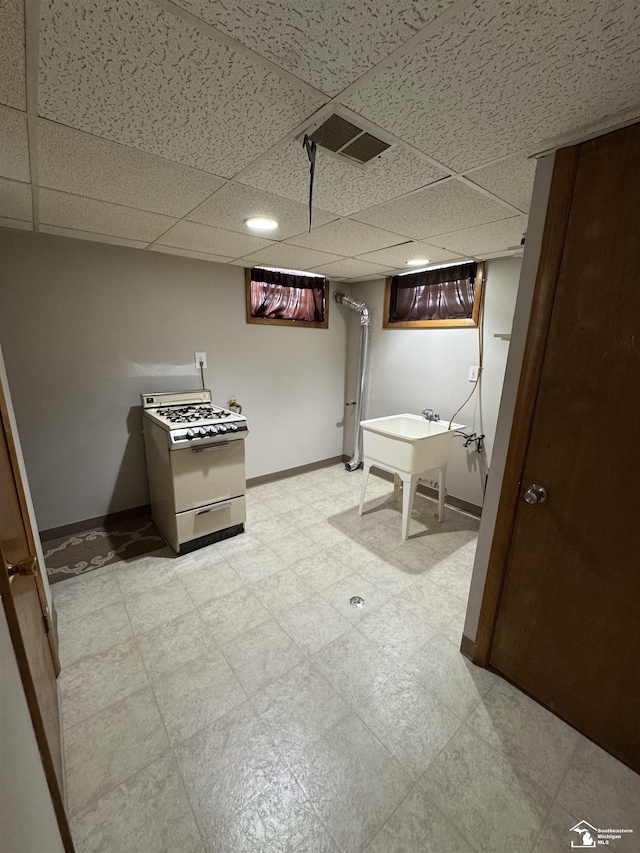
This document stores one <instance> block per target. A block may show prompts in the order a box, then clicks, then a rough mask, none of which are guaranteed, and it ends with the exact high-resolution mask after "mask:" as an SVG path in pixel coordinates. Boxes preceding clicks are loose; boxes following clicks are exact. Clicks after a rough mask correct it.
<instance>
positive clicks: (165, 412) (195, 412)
mask: <svg viewBox="0 0 640 853" xmlns="http://www.w3.org/2000/svg"><path fill="white" fill-rule="evenodd" d="M158 414H159V415H160V416H161V417H163V418H166V419H167V420H168V421H169V423H171V424H189V423H193V422H194V421H204V420H213V419H214V418H217V419H218V420H222V419H224V418H228V417H229V412H225V411H224V410H223V409H219V410H216V409H214V408H213V406H171V407H170V408H165V409H158Z"/></svg>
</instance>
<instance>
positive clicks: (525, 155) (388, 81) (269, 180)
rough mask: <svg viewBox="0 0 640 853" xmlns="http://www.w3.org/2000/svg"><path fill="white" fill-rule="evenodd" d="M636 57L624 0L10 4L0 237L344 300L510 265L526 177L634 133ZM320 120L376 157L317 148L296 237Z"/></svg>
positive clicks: (0, 57)
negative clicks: (420, 271) (76, 244)
mask: <svg viewBox="0 0 640 853" xmlns="http://www.w3.org/2000/svg"><path fill="white" fill-rule="evenodd" d="M639 40H640V7H638V5H637V2H636V0H617V2H616V3H615V4H603V3H600V2H596V0H592V2H585V0H582V2H577V0H535V2H531V0H529V2H524V1H523V0H425V1H424V2H419V1H418V0H399V2H396V3H389V2H388V0H362V2H359V3H348V4H339V6H337V5H335V4H327V3H322V2H320V3H316V4H312V3H308V2H302V0H272V2H264V0H237V2H234V3H230V2H226V0H178V2H171V0H118V2H117V3H113V2H111V0H74V2H73V3H70V2H68V1H67V0H41V2H39V3H38V2H29V3H28V4H27V6H26V15H25V6H24V5H23V0H6V2H3V3H2V4H0V225H4V226H5V227H10V228H20V229H30V230H31V229H32V230H35V231H43V232H46V233H51V234H57V235H62V236H68V237H73V238H77V239H87V240H96V241H100V242H107V243H114V244H118V245H126V246H132V247H134V248H137V249H140V250H142V251H155V252H164V253H170V254H176V255H187V256H192V257H196V258H202V259H205V260H210V261H216V262H222V263H232V264H236V265H240V266H252V265H254V264H269V265H276V266H284V267H290V268H295V269H303V270H311V271H313V272H320V273H324V274H326V275H328V276H329V277H331V278H338V279H351V280H367V279H371V278H376V277H380V276H384V275H386V274H389V273H393V272H397V271H405V270H406V261H407V260H408V259H409V258H412V257H421V258H425V257H426V258H428V259H429V260H430V261H431V262H432V263H443V262H447V261H449V260H451V261H455V260H457V259H462V258H477V259H483V258H489V257H499V256H501V255H506V254H508V253H509V252H512V251H515V249H514V247H517V246H518V245H519V243H520V239H521V236H522V234H523V232H525V231H526V228H527V214H528V212H529V202H530V197H531V190H532V185H533V176H534V171H535V160H534V159H532V155H534V154H535V153H538V152H540V151H543V150H545V149H548V148H550V147H553V146H554V145H557V144H566V143H567V142H569V141H571V140H574V139H579V138H583V137H584V136H586V135H588V134H589V133H590V132H592V131H595V130H598V131H604V130H606V129H607V128H610V127H614V126H616V125H618V124H621V123H624V122H629V121H631V120H633V119H634V118H637V117H638V116H640V94H639V93H640V52H639V51H638V50H637V44H638V42H639ZM336 112H337V113H338V114H339V115H340V116H342V117H343V118H345V119H346V120H348V121H352V122H353V123H355V124H356V125H358V127H362V128H363V129H364V130H365V131H366V132H367V133H370V134H372V135H373V136H376V137H378V138H381V139H383V140H384V141H385V142H388V143H390V145H391V147H390V148H389V149H388V150H387V151H385V152H384V153H382V154H381V155H380V156H379V157H378V158H376V159H374V160H372V161H371V162H370V163H368V164H367V165H365V166H361V165H359V164H356V163H350V162H348V161H346V160H341V159H338V158H337V157H335V156H333V155H331V154H329V153H328V152H326V151H324V150H323V149H322V148H318V154H317V167H316V184H315V189H314V203H315V208H314V213H313V229H312V232H311V234H309V233H308V230H307V229H308V208H307V202H308V179H309V163H308V160H307V157H306V154H305V152H304V150H303V148H302V145H301V141H300V135H301V134H302V133H303V132H304V131H305V129H306V128H307V127H310V126H311V125H313V126H316V127H317V126H318V124H320V123H322V122H323V121H324V120H326V118H328V116H329V115H331V114H332V113H336ZM257 215H266V216H271V217H274V218H275V219H277V220H278V221H279V223H280V226H279V229H278V230H277V231H276V232H274V233H272V234H269V235H265V236H263V235H256V234H255V233H252V232H250V231H249V229H248V228H247V226H246V225H245V219H247V218H248V217H249V216H257Z"/></svg>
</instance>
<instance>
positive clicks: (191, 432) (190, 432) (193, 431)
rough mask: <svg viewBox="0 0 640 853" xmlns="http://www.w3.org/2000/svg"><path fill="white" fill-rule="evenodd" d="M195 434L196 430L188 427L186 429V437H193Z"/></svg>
mask: <svg viewBox="0 0 640 853" xmlns="http://www.w3.org/2000/svg"><path fill="white" fill-rule="evenodd" d="M195 434H196V431H195V430H194V429H188V430H187V438H193V437H194V435H195Z"/></svg>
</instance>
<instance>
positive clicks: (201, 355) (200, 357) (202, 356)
mask: <svg viewBox="0 0 640 853" xmlns="http://www.w3.org/2000/svg"><path fill="white" fill-rule="evenodd" d="M194 356H195V360H196V367H197V368H198V370H200V362H202V366H203V367H206V366H207V354H206V352H196V353H194Z"/></svg>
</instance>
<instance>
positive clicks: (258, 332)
mask: <svg viewBox="0 0 640 853" xmlns="http://www.w3.org/2000/svg"><path fill="white" fill-rule="evenodd" d="M0 258H1V260H0V269H1V270H2V281H1V286H0V341H1V342H2V348H3V352H4V358H5V362H6V368H7V373H8V376H9V383H10V388H11V393H12V397H13V403H14V407H15V412H16V417H17V421H18V428H19V431H20V437H21V440H22V446H23V451H24V456H25V461H26V465H27V472H28V475H29V481H30V484H31V491H32V494H33V501H34V505H35V508H36V515H37V520H38V525H39V528H40V529H41V530H46V529H48V528H51V527H57V526H59V525H64V524H68V523H71V522H76V521H80V520H83V519H86V518H93V517H95V516H99V515H104V514H106V513H109V512H115V511H117V510H122V509H128V508H130V507H135V506H140V505H142V504H145V503H147V502H148V491H147V481H146V469H145V461H144V450H143V440H142V434H141V415H140V409H139V400H140V394H141V393H142V392H147V391H167V390H176V391H179V390H186V389H190V388H194V387H198V386H199V376H198V375H197V374H196V369H195V365H194V362H193V353H194V350H204V351H206V352H207V355H208V369H207V371H206V372H205V380H206V384H207V387H209V388H211V390H212V392H213V396H214V400H215V401H216V402H217V403H219V404H222V405H225V404H226V403H227V401H228V400H229V398H230V397H232V396H235V397H237V398H238V399H239V400H240V402H241V403H242V404H243V406H244V412H245V413H246V415H247V418H248V420H249V429H250V435H249V437H248V439H247V476H248V477H256V476H259V475H262V474H269V473H272V472H275V471H281V470H284V469H287V468H293V467H296V466H298V465H304V464H307V463H311V462H315V461H319V460H322V459H326V458H330V457H333V456H337V455H339V454H341V453H342V444H343V428H342V417H343V402H344V365H345V358H346V318H345V316H344V312H343V311H341V310H340V309H339V308H338V306H336V305H332V306H331V310H330V315H329V329H328V330H323V329H295V328H286V327H266V326H256V325H248V324H247V323H246V322H245V292H244V270H243V269H242V268H240V267H235V266H232V265H222V264H212V263H210V262H208V261H200V260H195V259H190V258H182V257H174V256H171V255H167V254H160V253H154V252H142V251H140V250H137V249H130V248H126V247H120V246H110V245H106V244H101V243H91V242H87V241H82V240H71V239H68V238H62V237H54V236H51V235H46V234H30V233H25V232H20V231H12V230H8V229H0Z"/></svg>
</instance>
